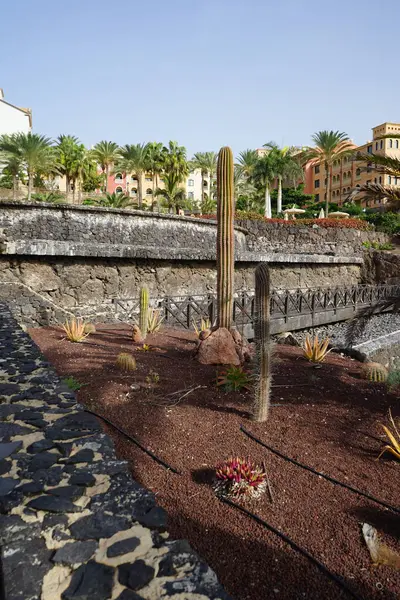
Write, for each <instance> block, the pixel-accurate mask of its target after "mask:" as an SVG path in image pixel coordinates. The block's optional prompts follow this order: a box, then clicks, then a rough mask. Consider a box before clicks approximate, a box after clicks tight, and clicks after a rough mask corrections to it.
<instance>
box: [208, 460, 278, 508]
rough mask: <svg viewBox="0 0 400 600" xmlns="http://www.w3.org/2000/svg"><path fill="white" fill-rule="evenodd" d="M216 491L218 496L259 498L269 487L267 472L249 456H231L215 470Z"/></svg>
mask: <svg viewBox="0 0 400 600" xmlns="http://www.w3.org/2000/svg"><path fill="white" fill-rule="evenodd" d="M215 479H216V481H215V484H214V491H215V493H216V494H217V496H225V497H231V498H241V499H254V498H259V497H260V496H261V495H262V494H263V493H264V492H265V490H266V488H267V473H266V472H265V469H264V468H263V467H260V466H259V465H256V464H254V463H252V462H251V460H250V459H248V458H239V457H236V458H229V459H228V460H226V461H224V462H223V463H221V464H219V465H218V466H217V468H216V470H215Z"/></svg>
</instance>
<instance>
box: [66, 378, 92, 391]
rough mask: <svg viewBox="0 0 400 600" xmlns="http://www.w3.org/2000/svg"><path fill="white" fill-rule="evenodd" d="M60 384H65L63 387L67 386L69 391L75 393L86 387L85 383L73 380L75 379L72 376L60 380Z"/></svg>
mask: <svg viewBox="0 0 400 600" xmlns="http://www.w3.org/2000/svg"><path fill="white" fill-rule="evenodd" d="M62 382H63V383H65V385H66V386H68V387H69V389H70V390H72V391H73V392H77V391H78V390H80V389H81V387H83V386H84V385H87V383H81V382H80V381H78V380H77V379H75V377H74V376H73V375H68V377H65V378H64V379H62Z"/></svg>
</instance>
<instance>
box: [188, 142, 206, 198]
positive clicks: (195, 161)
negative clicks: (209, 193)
mask: <svg viewBox="0 0 400 600" xmlns="http://www.w3.org/2000/svg"><path fill="white" fill-rule="evenodd" d="M205 154H206V153H205V152H196V154H194V155H193V158H192V160H191V161H190V167H191V169H193V171H194V170H195V169H199V170H200V173H201V203H202V204H203V205H204V200H205V190H204V184H205V180H206V177H207V174H208V169H207V164H206V158H205Z"/></svg>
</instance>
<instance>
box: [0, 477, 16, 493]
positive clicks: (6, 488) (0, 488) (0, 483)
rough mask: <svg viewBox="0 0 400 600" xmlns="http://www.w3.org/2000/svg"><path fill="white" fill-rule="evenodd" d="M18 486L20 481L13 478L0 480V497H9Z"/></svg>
mask: <svg viewBox="0 0 400 600" xmlns="http://www.w3.org/2000/svg"><path fill="white" fill-rule="evenodd" d="M16 485H18V479H12V478H11V477H1V478H0V496H7V494H9V493H10V492H11V491H12V490H13V489H14V488H15V486H16Z"/></svg>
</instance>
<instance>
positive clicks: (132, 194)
mask: <svg viewBox="0 0 400 600" xmlns="http://www.w3.org/2000/svg"><path fill="white" fill-rule="evenodd" d="M131 196H137V189H136V188H131Z"/></svg>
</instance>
